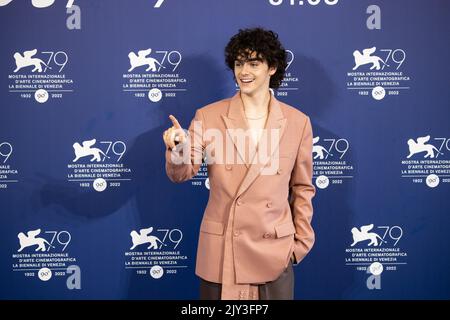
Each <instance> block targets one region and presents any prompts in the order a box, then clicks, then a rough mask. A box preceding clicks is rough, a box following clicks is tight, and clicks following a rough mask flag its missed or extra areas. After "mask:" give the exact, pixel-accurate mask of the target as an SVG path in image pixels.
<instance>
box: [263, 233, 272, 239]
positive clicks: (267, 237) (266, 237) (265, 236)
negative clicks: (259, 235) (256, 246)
mask: <svg viewBox="0 0 450 320" xmlns="http://www.w3.org/2000/svg"><path fill="white" fill-rule="evenodd" d="M271 236H272V235H271V234H270V233H268V232H266V233H264V235H263V238H264V239H269V238H270V237H271Z"/></svg>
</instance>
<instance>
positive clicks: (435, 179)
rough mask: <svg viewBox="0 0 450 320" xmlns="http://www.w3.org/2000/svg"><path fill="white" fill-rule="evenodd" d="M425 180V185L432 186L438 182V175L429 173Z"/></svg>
mask: <svg viewBox="0 0 450 320" xmlns="http://www.w3.org/2000/svg"><path fill="white" fill-rule="evenodd" d="M425 181H426V182H427V186H429V187H430V188H434V187H437V186H438V184H439V177H438V176H437V175H435V174H430V175H428V177H427V179H426V180H425Z"/></svg>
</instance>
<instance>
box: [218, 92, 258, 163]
mask: <svg viewBox="0 0 450 320" xmlns="http://www.w3.org/2000/svg"><path fill="white" fill-rule="evenodd" d="M222 119H223V121H224V122H225V127H226V128H227V129H226V131H227V132H226V134H227V136H228V139H229V140H228V141H226V143H228V142H229V141H232V142H233V144H234V148H235V150H236V151H237V153H238V155H239V157H240V159H241V161H242V163H244V164H245V166H246V167H247V168H249V167H250V162H251V159H252V158H251V157H250V155H253V154H254V151H252V149H255V148H256V146H255V145H254V143H253V140H252V139H246V136H247V135H246V134H247V133H248V129H249V128H248V124H247V122H246V121H245V114H244V105H243V104H242V100H241V96H240V92H238V93H236V95H234V97H233V98H231V101H230V105H229V107H228V114H227V115H226V116H222ZM228 156H229V155H226V159H228ZM229 160H231V159H229ZM232 161H233V164H234V163H236V160H235V159H234V154H233V159H232ZM226 162H228V161H226Z"/></svg>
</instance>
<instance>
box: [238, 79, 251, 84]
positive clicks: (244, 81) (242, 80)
mask: <svg viewBox="0 0 450 320" xmlns="http://www.w3.org/2000/svg"><path fill="white" fill-rule="evenodd" d="M252 81H253V79H241V82H243V83H250V82H252Z"/></svg>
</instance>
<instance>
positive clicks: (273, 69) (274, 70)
mask: <svg viewBox="0 0 450 320" xmlns="http://www.w3.org/2000/svg"><path fill="white" fill-rule="evenodd" d="M276 72H277V67H270V68H269V74H270V75H271V76H273V75H274V74H275V73H276Z"/></svg>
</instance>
